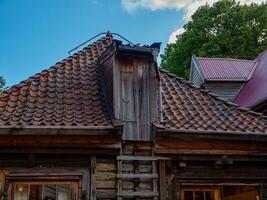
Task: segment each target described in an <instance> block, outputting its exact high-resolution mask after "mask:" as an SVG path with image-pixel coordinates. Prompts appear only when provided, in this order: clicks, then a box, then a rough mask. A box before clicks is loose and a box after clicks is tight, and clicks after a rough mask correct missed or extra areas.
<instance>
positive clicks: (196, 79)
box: [189, 59, 204, 87]
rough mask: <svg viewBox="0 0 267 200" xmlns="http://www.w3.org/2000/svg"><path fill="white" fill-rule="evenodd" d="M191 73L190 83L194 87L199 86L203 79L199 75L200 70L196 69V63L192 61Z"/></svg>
mask: <svg viewBox="0 0 267 200" xmlns="http://www.w3.org/2000/svg"><path fill="white" fill-rule="evenodd" d="M191 62H192V63H191V69H190V70H191V71H190V77H189V79H190V81H191V82H192V83H193V84H194V85H196V86H199V87H200V86H201V85H202V84H203V83H204V79H203V77H202V75H201V72H200V69H199V68H198V66H197V64H196V61H195V60H194V59H192V61H191Z"/></svg>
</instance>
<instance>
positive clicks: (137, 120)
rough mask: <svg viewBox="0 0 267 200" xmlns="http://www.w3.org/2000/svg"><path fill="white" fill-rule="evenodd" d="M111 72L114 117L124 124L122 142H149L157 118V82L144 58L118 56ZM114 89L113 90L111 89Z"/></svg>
mask: <svg viewBox="0 0 267 200" xmlns="http://www.w3.org/2000/svg"><path fill="white" fill-rule="evenodd" d="M115 68H116V69H115V73H114V90H113V91H114V98H115V100H114V101H115V102H114V109H115V112H114V113H115V117H116V118H118V119H120V120H121V121H122V122H123V124H124V132H123V140H139V141H150V140H151V139H152V136H151V122H154V121H157V117H158V82H157V77H156V72H155V67H154V63H153V62H152V61H151V59H149V58H147V57H132V56H125V55H124V56H123V57H122V56H121V57H120V56H119V57H117V60H116V64H115ZM115 88H116V89H115Z"/></svg>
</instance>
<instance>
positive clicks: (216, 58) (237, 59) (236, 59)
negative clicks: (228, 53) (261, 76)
mask: <svg viewBox="0 0 267 200" xmlns="http://www.w3.org/2000/svg"><path fill="white" fill-rule="evenodd" d="M196 58H197V59H206V60H228V61H243V62H253V63H255V62H256V60H248V59H239V58H218V57H214V58H212V57H201V56H200V57H198V56H196Z"/></svg>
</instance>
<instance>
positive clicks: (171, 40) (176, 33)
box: [168, 28, 185, 43]
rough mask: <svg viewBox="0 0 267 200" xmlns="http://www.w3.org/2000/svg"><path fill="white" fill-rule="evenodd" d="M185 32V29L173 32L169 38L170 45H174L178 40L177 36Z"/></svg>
mask: <svg viewBox="0 0 267 200" xmlns="http://www.w3.org/2000/svg"><path fill="white" fill-rule="evenodd" d="M184 31H185V30H184V28H177V29H176V30H175V31H173V32H172V33H171V35H170V37H169V41H168V43H173V42H175V40H176V36H177V35H179V34H181V33H183V32H184Z"/></svg>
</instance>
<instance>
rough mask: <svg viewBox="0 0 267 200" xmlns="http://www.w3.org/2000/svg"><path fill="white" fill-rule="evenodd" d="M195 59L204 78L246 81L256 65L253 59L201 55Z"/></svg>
mask: <svg viewBox="0 0 267 200" xmlns="http://www.w3.org/2000/svg"><path fill="white" fill-rule="evenodd" d="M196 60H197V63H198V66H199V68H200V69H201V71H202V72H203V76H204V78H205V79H206V80H218V81H221V80H234V81H247V80H249V79H250V78H251V75H252V73H253V71H254V70H255V67H256V66H257V61H253V60H239V59H227V58H202V57H196Z"/></svg>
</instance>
